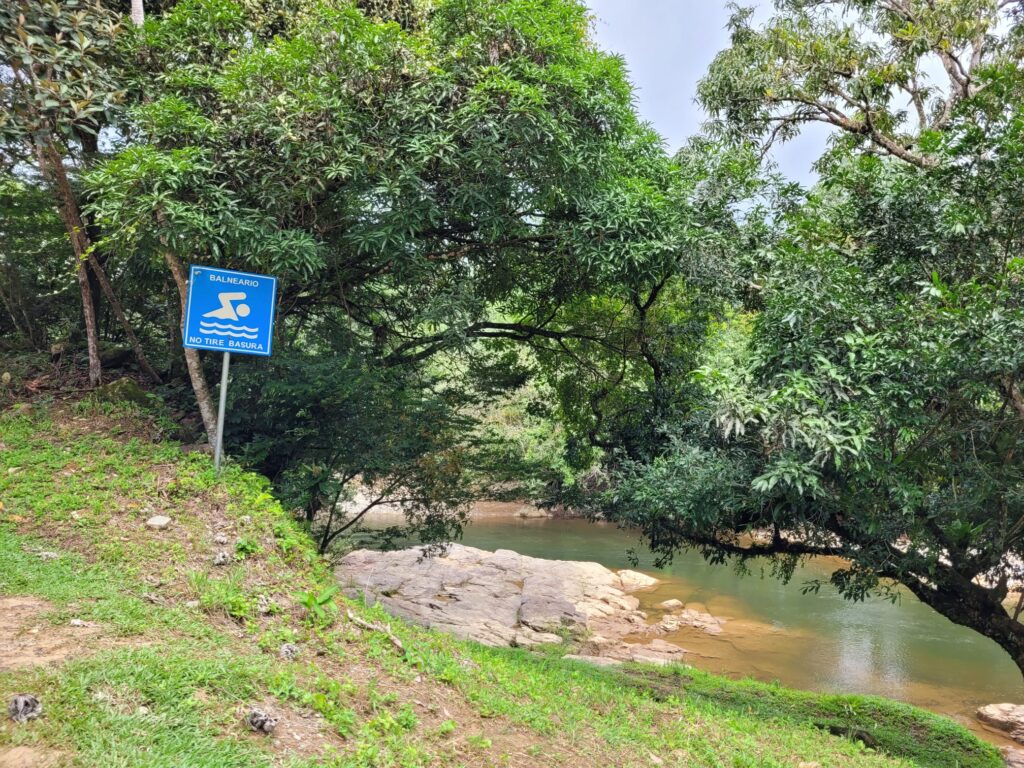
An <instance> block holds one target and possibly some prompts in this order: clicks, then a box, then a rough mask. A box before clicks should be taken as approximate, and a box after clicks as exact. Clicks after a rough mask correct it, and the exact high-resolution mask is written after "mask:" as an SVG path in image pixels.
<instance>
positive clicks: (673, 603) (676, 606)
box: [658, 597, 683, 611]
mask: <svg viewBox="0 0 1024 768" xmlns="http://www.w3.org/2000/svg"><path fill="white" fill-rule="evenodd" d="M658 607H659V608H661V609H662V610H663V611H678V610H680V609H681V608H682V607H683V601H682V600H676V599H675V598H674V597H673V598H672V599H671V600H665V601H664V602H661V603H658Z"/></svg>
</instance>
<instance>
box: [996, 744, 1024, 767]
mask: <svg viewBox="0 0 1024 768" xmlns="http://www.w3.org/2000/svg"><path fill="white" fill-rule="evenodd" d="M999 751H1000V752H1002V754H1003V762H1004V763H1006V768H1024V750H1021V749H1014V748H1013V747H1003V748H1002V749H1000V750H999Z"/></svg>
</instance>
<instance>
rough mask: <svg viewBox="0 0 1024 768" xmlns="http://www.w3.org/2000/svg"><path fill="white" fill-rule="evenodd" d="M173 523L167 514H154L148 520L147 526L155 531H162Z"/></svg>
mask: <svg viewBox="0 0 1024 768" xmlns="http://www.w3.org/2000/svg"><path fill="white" fill-rule="evenodd" d="M170 524H171V518H169V517H168V516H167V515H153V517H151V518H149V520H147V521H146V527H147V528H150V529H152V530H154V531H162V530H163V529H164V528H166V527H167V526H169V525H170Z"/></svg>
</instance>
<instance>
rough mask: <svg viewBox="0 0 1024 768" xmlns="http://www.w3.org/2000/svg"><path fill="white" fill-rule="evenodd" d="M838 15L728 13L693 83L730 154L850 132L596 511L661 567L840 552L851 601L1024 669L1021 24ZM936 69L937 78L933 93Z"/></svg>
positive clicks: (796, 6)
mask: <svg viewBox="0 0 1024 768" xmlns="http://www.w3.org/2000/svg"><path fill="white" fill-rule="evenodd" d="M1001 6H1002V8H1003V11H1004V12H1005V11H1007V10H1011V9H1012V10H1014V11H1016V10H1017V8H1016V4H1015V3H1002V4H1001ZM843 7H844V8H845V10H846V15H843V16H837V15H836V13H835V12H834V8H835V4H831V3H824V2H812V3H805V2H800V3H798V2H784V3H780V4H779V15H778V16H776V17H775V18H774V19H773V20H771V21H770V22H768V23H767V24H766V25H765V27H763V28H761V29H753V28H752V27H750V26H748V19H747V17H745V16H743V15H740V16H739V17H738V18H737V20H736V23H735V27H736V34H735V37H734V44H733V47H732V48H731V49H730V50H729V51H726V52H724V53H723V54H721V55H720V56H719V57H718V59H717V60H716V62H715V64H714V65H713V66H712V70H711V72H710V73H709V75H708V77H707V78H706V79H705V81H704V83H703V84H702V91H701V92H702V95H703V98H704V99H705V101H706V103H707V104H708V106H709V108H711V109H712V110H719V112H720V114H721V115H722V116H723V118H724V119H725V120H726V121H727V124H728V128H729V129H730V130H731V131H732V132H734V133H735V134H736V135H738V136H741V137H746V139H747V140H751V139H759V138H762V137H765V136H768V137H769V138H771V137H772V136H773V135H774V137H782V138H784V137H786V136H788V135H791V132H792V131H793V130H794V129H795V128H796V127H797V125H798V124H799V123H800V122H801V121H806V120H810V119H823V120H826V121H827V122H831V123H832V124H834V125H836V126H837V127H838V128H840V129H841V130H842V131H843V132H842V133H840V134H839V136H838V137H837V138H836V139H835V141H834V143H833V146H832V148H831V150H830V151H829V152H828V153H827V154H826V155H825V157H824V158H823V159H822V160H820V161H819V163H818V167H819V169H820V171H821V173H822V178H821V181H820V182H819V183H818V185H817V186H816V187H815V188H814V189H813V190H812V191H811V193H810V194H809V195H808V197H807V200H806V202H805V203H804V204H803V205H801V206H799V207H797V208H795V209H793V208H791V209H789V210H787V211H784V212H781V213H780V217H779V219H778V230H779V235H778V237H777V238H776V240H775V242H774V243H772V245H771V248H770V249H768V250H766V251H765V252H764V253H763V254H760V255H758V256H756V257H755V258H754V259H751V260H750V261H749V262H748V265H747V267H748V269H749V273H748V274H749V277H748V279H749V280H750V281H751V282H752V283H753V284H755V285H757V286H758V289H757V290H756V291H755V292H754V294H753V295H751V296H749V297H748V301H747V305H746V307H745V308H742V309H739V310H737V311H738V312H739V314H736V315H734V316H733V318H732V319H731V320H729V322H727V323H726V324H725V325H724V326H723V328H722V329H721V331H720V332H719V333H718V334H716V335H715V336H714V337H713V342H712V344H711V345H710V346H709V347H708V349H707V350H706V352H705V360H704V364H703V365H702V366H701V367H699V368H698V369H697V371H696V374H695V378H696V382H697V383H699V384H700V386H701V388H702V390H703V394H702V395H701V396H700V398H699V399H698V400H697V404H695V405H696V407H694V409H693V410H692V411H691V412H690V414H689V415H688V418H686V419H680V420H677V421H676V422H674V423H665V424H663V428H664V429H665V431H666V433H667V434H668V435H670V440H669V444H668V445H667V447H666V448H665V449H664V450H662V451H661V452H660V453H659V454H658V455H657V456H655V457H654V458H653V459H652V460H648V461H636V460H630V459H627V460H623V461H621V462H619V463H618V465H617V466H615V467H613V468H612V472H613V474H614V475H615V478H616V479H617V481H618V482H617V483H616V484H615V487H614V488H613V489H612V490H610V491H609V492H608V493H606V494H605V495H604V498H603V501H604V502H605V504H606V508H607V509H608V511H609V514H611V515H612V516H614V517H615V518H616V519H618V520H619V521H621V522H623V523H629V524H636V525H639V526H640V527H641V528H642V529H643V530H644V532H645V533H646V535H647V536H648V539H649V541H650V543H651V545H652V547H653V548H654V549H655V551H657V552H659V553H660V554H661V555H662V556H663V557H671V555H672V553H673V552H675V551H677V550H678V549H679V548H680V547H697V548H698V549H699V550H700V551H702V552H703V553H704V554H705V556H707V557H708V558H710V559H712V560H714V561H717V562H724V561H725V560H727V559H729V558H739V560H740V561H741V562H746V560H747V559H748V558H751V557H755V556H768V557H771V558H773V562H774V564H775V566H776V568H775V572H776V573H777V574H778V575H780V576H782V577H783V578H789V577H790V576H791V575H792V574H793V571H794V568H795V567H796V565H797V564H798V562H799V560H800V559H801V558H803V557H806V556H810V555H837V556H840V557H842V558H845V559H846V561H847V565H844V566H840V567H837V568H836V570H835V571H834V572H833V573H832V575H831V579H830V580H831V583H832V584H833V585H834V586H835V587H836V588H837V589H838V590H839V591H840V592H841V593H842V594H843V595H844V596H846V597H848V598H851V599H855V600H861V599H864V598H865V597H867V596H868V595H871V594H882V595H886V596H889V597H893V598H895V597H896V596H897V594H898V590H897V588H896V585H897V584H902V585H904V586H905V587H906V588H907V589H909V590H910V591H911V592H912V593H913V594H914V595H916V596H917V597H918V598H919V599H921V600H922V601H923V602H925V603H926V604H928V605H930V606H932V607H933V608H935V609H936V610H937V611H939V612H940V613H942V614H943V615H945V616H947V617H948V618H950V619H951V620H953V621H954V622H957V623H959V624H962V625H964V626H968V627H971V628H972V629H974V630H976V631H978V632H980V633H981V634H983V635H985V636H987V637H990V638H992V639H993V640H995V641H996V642H997V643H999V644H1000V645H1001V646H1002V647H1003V648H1004V649H1006V651H1007V652H1008V653H1009V654H1010V656H1011V658H1012V659H1013V660H1014V662H1015V663H1016V664H1017V665H1018V667H1020V668H1021V669H1022V670H1024V625H1022V624H1020V623H1019V622H1018V621H1017V620H1016V619H1017V617H1016V615H1014V616H1011V615H1009V614H1008V613H1007V610H1006V608H1005V607H1004V606H1003V601H1004V600H1005V598H1006V597H1007V593H1008V588H1009V585H1010V582H1011V581H1012V580H1018V581H1019V580H1020V579H1021V577H1022V575H1024V573H1022V563H1024V559H1022V558H1024V538H1022V536H1024V494H1022V492H1024V464H1022V462H1021V460H1020V456H1021V449H1022V448H1024V420H1022V416H1024V409H1022V408H1021V405H1022V404H1024V403H1022V400H1021V395H1020V385H1019V383H1018V382H1019V380H1020V377H1021V376H1022V375H1024V357H1022V355H1021V352H1020V348H1019V344H1017V342H1016V340H1017V339H1018V338H1019V335H1020V333H1021V330H1022V329H1024V303H1022V300H1024V292H1022V288H1021V277H1022V275H1021V269H1022V265H1021V261H1020V258H1019V254H1020V253H1021V233H1022V232H1024V226H1022V225H1024V219H1022V218H1021V215H1022V214H1021V211H1022V207H1021V203H1022V202H1024V201H1022V199H1021V191H1020V185H1019V179H1020V178H1021V173H1022V171H1024V168H1022V167H1021V157H1024V155H1022V152H1021V149H1022V147H1024V133H1022V127H1021V126H1022V125H1024V122H1022V120H1021V105H1022V103H1024V80H1022V77H1021V68H1020V49H1019V39H1020V30H1019V27H1018V18H1017V16H1016V15H1014V16H1010V17H1007V18H1004V19H1003V20H1002V21H1001V22H999V23H998V24H997V19H998V14H999V9H998V8H997V4H996V3H994V2H993V3H974V2H971V3H955V4H945V5H942V6H938V5H936V9H941V12H940V11H939V10H936V9H933V8H932V4H931V3H927V2H920V3H915V2H865V3H851V4H847V5H844V6H843ZM1000 27H1001V29H1000ZM863 29H870V30H871V31H872V34H868V35H865V34H860V31H861V30H863ZM929 53H930V54H932V55H935V56H937V57H938V60H939V61H940V62H941V63H942V64H943V71H945V72H946V74H947V75H948V77H949V79H950V89H949V90H948V91H947V93H946V94H945V95H943V96H942V97H938V96H936V97H935V98H934V100H930V97H931V95H932V94H934V93H935V92H934V91H931V90H929V89H926V88H924V87H923V85H922V83H923V78H924V74H925V73H924V67H923V64H922V57H924V56H925V55H926V54H929ZM755 65H757V66H763V67H764V68H765V69H764V70H763V74H761V75H758V76H753V77H752V76H751V71H752V69H751V68H753V67H755ZM757 71H759V72H761V71H762V70H760V69H759V70H757ZM741 72H742V73H743V78H745V79H743V78H741V77H740V74H741ZM908 89H909V90H908ZM898 91H902V92H904V93H906V94H907V95H908V97H909V99H910V104H911V105H912V107H913V106H914V105H917V107H919V108H914V109H912V110H911V112H910V113H908V112H906V111H904V110H901V109H899V108H898V107H897V103H896V96H897V92H898ZM840 112H843V114H842V115H840V114H839V113H840ZM908 114H916V115H917V116H918V118H921V117H922V115H923V117H924V124H923V125H918V126H917V129H916V130H915V129H907V128H906V123H907V120H908V119H910V118H908ZM773 126H774V127H773ZM776 128H777V129H778V130H776ZM744 310H745V311H744ZM807 586H808V588H809V589H812V590H813V589H817V588H818V587H820V584H817V583H811V584H808V585H807ZM1017 613H1019V611H1017Z"/></svg>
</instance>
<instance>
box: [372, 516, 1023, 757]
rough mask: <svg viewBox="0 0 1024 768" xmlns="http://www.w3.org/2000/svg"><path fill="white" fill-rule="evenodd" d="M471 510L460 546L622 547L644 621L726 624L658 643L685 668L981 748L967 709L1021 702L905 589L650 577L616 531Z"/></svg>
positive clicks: (821, 567)
mask: <svg viewBox="0 0 1024 768" xmlns="http://www.w3.org/2000/svg"><path fill="white" fill-rule="evenodd" d="M481 507H483V508H482V509H481V510H480V512H481V513H482V514H477V515H476V516H475V517H474V519H473V522H472V523H471V524H470V525H469V526H468V527H467V528H466V531H465V535H464V537H463V539H462V543H463V544H466V545H467V546H471V547H478V548H480V549H486V550H495V549H511V550H514V551H516V552H519V553H521V554H524V555H530V556H533V557H543V558H547V559H551V560H583V561H593V562H598V563H601V564H602V565H604V566H606V567H608V568H631V567H633V566H632V565H631V563H630V560H629V552H630V551H631V550H632V551H635V553H636V555H637V556H638V557H639V568H638V570H642V571H644V572H646V573H649V574H651V575H653V576H655V577H657V578H658V579H660V580H661V583H660V584H658V585H657V586H656V587H653V588H652V589H650V590H646V591H643V592H639V593H636V595H637V597H639V599H640V602H641V608H642V609H643V610H644V611H647V612H648V615H649V619H650V621H651V622H652V623H654V622H656V621H658V620H659V619H660V618H661V616H662V615H663V612H662V611H660V610H659V609H658V608H656V607H655V606H657V604H658V603H660V602H662V601H664V600H668V599H669V598H677V599H679V600H682V601H683V602H684V603H686V604H687V607H693V608H699V609H701V610H706V611H708V612H709V613H712V614H714V615H716V616H720V617H723V618H725V619H726V620H727V623H726V624H725V625H724V627H723V630H724V631H723V632H722V634H721V635H718V636H711V635H706V634H704V633H702V632H700V631H699V630H695V629H692V628H684V629H682V630H680V631H678V632H675V633H672V634H669V635H665V636H663V637H664V639H665V640H668V641H670V642H673V643H675V644H677V645H680V646H682V647H683V648H685V649H687V651H689V654H688V656H687V661H688V662H689V663H691V664H693V665H694V666H697V667H699V668H701V669H705V670H708V671H710V672H716V673H720V674H724V675H728V676H730V677H736V678H739V677H752V678H755V679H757V680H762V681H769V682H770V681H778V682H779V683H781V684H783V685H785V686H788V687H792V688H804V689H808V690H814V691H823V692H832V693H859V694H875V695H879V696H885V697H887V698H890V699H897V700H899V701H905V702H908V703H911V704H916V705H917V706H920V707H925V708H927V709H930V710H933V711H936V712H942V713H945V714H948V715H951V716H953V717H954V718H956V719H957V720H959V721H961V722H962V723H963V724H964V725H967V726H968V727H970V728H971V729H972V730H974V731H975V732H977V733H979V735H982V736H984V737H985V738H987V739H989V740H992V741H996V742H998V743H1008V742H1005V741H1004V740H1003V739H1001V738H1000V737H999V736H998V735H997V734H995V733H993V732H992V731H989V730H987V729H985V728H984V727H983V726H982V725H981V724H980V723H978V721H977V720H976V719H975V718H974V717H973V713H974V711H975V710H976V709H977V707H979V706H981V705H983V704H992V703H995V702H1002V701H1010V702H1021V701H1024V682H1022V680H1021V676H1020V673H1019V672H1018V671H1017V668H1016V667H1015V666H1014V665H1013V663H1012V662H1011V661H1010V658H1009V656H1007V654H1006V653H1005V652H1004V651H1003V650H1002V649H1001V648H999V646H997V645H996V644H995V643H994V642H992V641H991V640H988V639H986V638H984V637H982V636H980V635H978V634H977V633H975V632H972V631H971V630H969V629H966V628H964V627H960V626H957V625H955V624H953V623H952V622H951V621H949V620H948V619H946V618H944V617H942V616H940V615H939V614H938V613H936V612H935V611H933V610H932V609H931V608H929V607H928V606H926V605H924V604H922V603H920V602H918V601H917V599H916V598H914V597H913V596H912V595H910V594H909V593H907V592H905V591H904V593H903V595H902V597H901V599H900V601H899V602H898V603H896V604H892V603H890V602H888V601H884V600H869V601H867V602H865V603H851V602H849V601H847V600H844V599H842V598H841V597H839V595H837V594H836V593H835V591H834V590H832V589H831V588H830V587H829V586H827V585H826V586H823V587H822V588H821V590H820V592H819V593H817V594H808V595H804V594H802V593H801V587H802V586H803V585H804V584H806V583H807V582H808V581H810V580H812V579H816V578H823V579H827V577H828V575H829V573H830V572H831V570H830V566H832V565H833V564H832V563H829V562H827V561H817V562H816V561H813V560H812V561H811V562H809V563H808V564H807V565H806V566H805V567H803V568H802V569H800V570H798V571H797V573H796V574H795V576H794V578H793V580H792V581H791V582H790V583H789V584H782V583H780V582H778V581H776V580H775V579H772V578H771V577H770V576H767V575H765V577H764V578H762V577H761V575H760V572H759V570H758V568H757V567H756V566H755V567H753V568H752V571H753V573H752V575H749V576H740V575H737V573H736V572H735V571H734V570H733V569H732V568H731V567H729V566H715V565H709V564H707V563H705V562H704V560H703V559H702V558H701V557H700V556H699V555H697V554H694V553H683V554H681V555H679V556H678V557H677V558H676V559H675V561H674V562H673V563H672V565H670V566H668V567H666V568H662V569H657V568H655V567H654V564H653V558H652V557H651V556H650V554H648V553H647V552H646V551H645V550H644V547H643V545H642V543H641V542H640V541H639V540H638V539H637V537H636V536H635V535H634V534H632V533H630V532H628V531H624V530H621V529H619V528H617V527H616V526H614V525H609V524H605V523H591V522H587V521H584V520H572V519H568V520H565V519H549V518H535V519H522V518H519V517H516V516H514V515H513V514H509V513H507V512H511V510H512V509H515V508H516V507H515V506H514V505H498V504H487V505H481ZM385 520H387V518H386V517H385V516H381V517H378V518H377V520H375V521H374V522H377V523H378V524H379V523H380V522H384V521H385ZM370 525H371V526H372V525H373V523H372V522H371V523H370Z"/></svg>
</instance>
